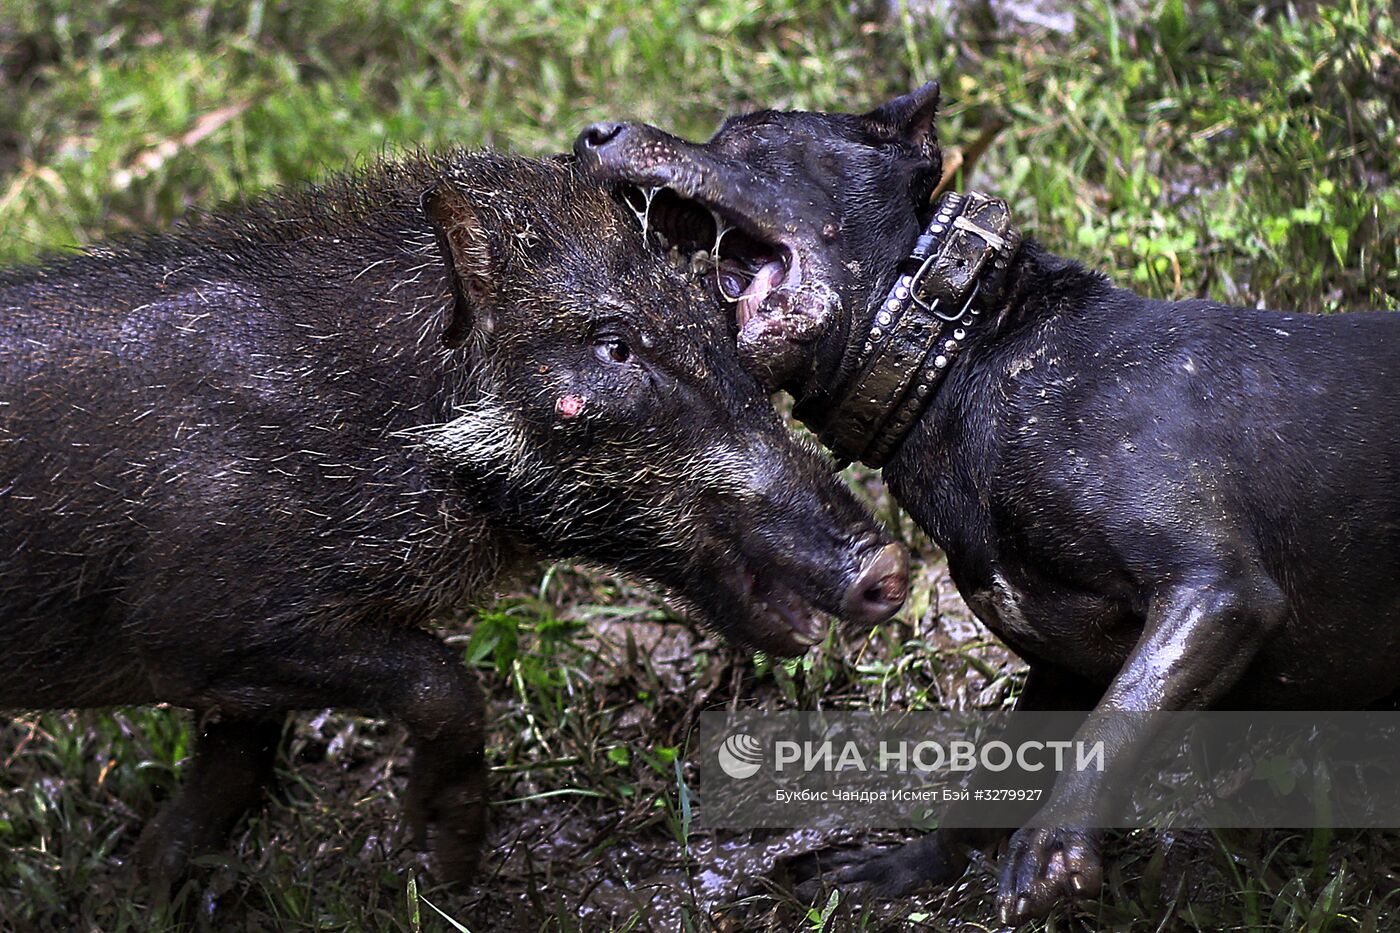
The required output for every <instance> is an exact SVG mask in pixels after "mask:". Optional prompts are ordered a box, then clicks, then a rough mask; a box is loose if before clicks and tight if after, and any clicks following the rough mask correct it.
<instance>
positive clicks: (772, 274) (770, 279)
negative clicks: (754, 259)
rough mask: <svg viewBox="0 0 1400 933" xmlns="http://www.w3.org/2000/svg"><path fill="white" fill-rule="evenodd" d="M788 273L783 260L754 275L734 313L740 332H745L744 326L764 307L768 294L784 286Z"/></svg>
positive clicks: (770, 263)
mask: <svg viewBox="0 0 1400 933" xmlns="http://www.w3.org/2000/svg"><path fill="white" fill-rule="evenodd" d="M786 271H787V270H785V269H784V268H783V263H782V260H780V259H774V260H772V261H771V262H768V263H765V264H764V266H763V268H761V269H759V270H758V271H757V272H756V273H754V277H753V281H752V282H750V283H749V287H748V288H746V289H744V293H743V294H742V295H740V296H739V307H738V308H737V309H736V310H735V312H734V317H735V320H736V321H738V324H739V329H740V330H743V329H744V325H745V324H747V323H748V322H749V320H750V319H751V318H752V317H753V316H754V315H755V314H757V313H758V309H759V308H761V307H763V299H765V298H767V297H768V293H769V292H771V291H772V290H773V289H775V288H777V287H778V286H779V285H781V284H782V282H783V276H784V275H785V274H786Z"/></svg>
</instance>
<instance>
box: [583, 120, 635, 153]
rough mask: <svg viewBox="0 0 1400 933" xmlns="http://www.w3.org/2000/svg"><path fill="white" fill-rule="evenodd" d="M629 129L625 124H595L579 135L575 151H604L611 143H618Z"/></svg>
mask: <svg viewBox="0 0 1400 933" xmlns="http://www.w3.org/2000/svg"><path fill="white" fill-rule="evenodd" d="M626 129H627V124H625V123H594V124H591V125H589V126H586V127H584V130H583V132H582V133H579V134H578V139H577V140H576V141H575V142H574V149H576V150H579V149H602V148H603V147H604V146H606V145H608V144H609V143H611V142H614V141H616V140H617V139H618V138H619V137H620V136H622V134H623V131H624V130H626Z"/></svg>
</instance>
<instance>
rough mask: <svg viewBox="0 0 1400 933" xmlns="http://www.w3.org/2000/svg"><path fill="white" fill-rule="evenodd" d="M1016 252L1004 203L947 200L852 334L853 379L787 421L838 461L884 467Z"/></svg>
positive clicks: (983, 198)
mask: <svg viewBox="0 0 1400 933" xmlns="http://www.w3.org/2000/svg"><path fill="white" fill-rule="evenodd" d="M1020 245H1021V236H1020V234H1019V233H1017V232H1016V231H1014V230H1012V229H1011V212H1010V210H1009V209H1008V208H1007V205H1006V202H1005V201H1003V200H1001V199H999V198H992V197H988V196H987V195H984V194H979V193H977V192H969V193H967V194H957V193H953V192H950V193H948V194H945V195H944V196H943V197H942V198H941V199H940V200H939V202H938V204H937V206H936V207H935V208H934V212H933V219H932V220H930V221H929V224H928V226H927V228H926V229H925V230H924V232H923V233H922V234H921V235H920V236H919V238H918V240H916V241H915V243H914V248H913V250H912V251H911V252H910V254H909V256H908V258H906V259H905V260H904V262H903V263H901V265H900V274H899V277H898V278H897V279H896V280H895V284H894V286H893V287H892V288H891V289H890V292H889V295H888V296H886V298H885V300H884V301H883V302H882V303H881V305H880V307H879V308H878V309H877V310H876V312H875V316H874V317H873V318H872V320H871V322H870V328H869V330H868V331H867V332H866V333H865V334H863V335H862V334H859V333H855V334H852V335H851V337H850V339H851V340H852V341H853V343H854V342H859V343H860V345H861V346H860V351H859V355H858V357H857V360H856V363H855V365H854V367H850V368H847V371H848V372H850V373H851V375H850V377H849V378H848V379H846V380H845V381H844V382H843V383H842V384H841V385H840V386H838V387H836V388H835V391H834V392H831V393H830V394H825V395H824V396H823V397H821V398H818V397H816V396H808V397H805V398H803V399H801V400H799V401H798V403H797V406H796V407H795V408H794V410H793V414H794V415H795V416H796V417H797V418H798V419H799V420H801V421H802V422H804V423H805V424H806V425H807V426H808V427H810V428H811V429H812V430H813V431H815V432H816V433H817V436H818V437H820V438H821V441H822V443H823V444H825V445H826V446H827V447H829V448H830V449H831V450H832V451H833V452H834V453H835V454H836V456H837V457H839V458H841V459H843V460H845V461H848V462H849V461H851V460H859V461H861V462H863V463H866V464H868V465H870V466H873V467H881V466H884V465H885V463H886V462H888V461H889V459H890V457H891V456H892V455H893V454H894V452H895V450H896V449H898V446H899V443H900V442H901V441H902V440H903V439H904V436H905V435H906V434H907V433H908V432H909V428H910V427H911V426H912V425H913V424H914V422H915V420H916V419H917V418H918V417H919V415H920V414H922V412H923V410H924V408H925V407H926V406H927V405H928V403H929V401H930V400H931V399H932V398H933V396H934V394H935V393H936V392H937V390H938V386H939V385H940V384H941V383H942V381H943V379H944V377H945V376H946V375H947V374H948V370H949V368H950V365H951V363H952V361H953V359H954V357H955V356H956V355H957V353H958V352H959V350H961V349H962V347H963V345H964V343H965V342H966V340H967V338H968V334H969V333H970V332H971V331H972V329H973V328H975V327H976V326H977V325H978V323H979V322H980V320H981V317H982V312H983V309H986V308H991V307H994V302H995V300H996V299H997V298H998V297H999V296H1000V292H1001V290H1002V287H1003V285H1004V281H1003V280H1004V279H1005V273H1006V269H1007V267H1008V265H1009V264H1010V262H1011V259H1012V257H1013V256H1014V255H1015V253H1016V250H1017V249H1018V248H1019V247H1020ZM833 400H834V402H833Z"/></svg>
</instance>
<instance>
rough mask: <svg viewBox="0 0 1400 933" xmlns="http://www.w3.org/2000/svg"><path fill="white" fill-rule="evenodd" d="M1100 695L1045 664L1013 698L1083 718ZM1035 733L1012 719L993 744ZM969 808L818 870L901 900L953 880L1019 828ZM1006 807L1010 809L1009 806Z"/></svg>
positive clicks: (1020, 704) (978, 783)
mask: <svg viewBox="0 0 1400 933" xmlns="http://www.w3.org/2000/svg"><path fill="white" fill-rule="evenodd" d="M1102 695H1103V691H1102V690H1101V689H1100V688H1098V687H1095V686H1094V685H1093V684H1091V683H1089V682H1088V681H1085V680H1083V679H1081V678H1079V677H1075V676H1074V675H1072V674H1068V673H1066V672H1064V671H1061V670H1059V669H1057V668H1053V667H1049V666H1046V665H1034V666H1032V668H1031V670H1030V673H1029V674H1028V675H1027V676H1026V683H1025V686H1024V688H1023V689H1022V690H1021V695H1020V696H1019V697H1017V699H1016V710H1017V712H1028V711H1055V710H1059V711H1077V712H1085V713H1087V712H1088V711H1089V710H1091V709H1093V707H1094V704H1095V703H1097V702H1098V701H1099V698H1100V697H1101V696H1102ZM1036 728H1037V727H1036V725H1034V724H1031V723H1028V722H1027V721H1026V720H1024V719H1019V718H1017V717H1014V716H1013V717H1012V719H1011V722H1010V724H1009V725H1008V726H1007V730H1006V732H1005V733H1003V734H1001V735H999V736H997V739H998V740H999V741H1003V742H1006V743H1008V744H1009V745H1011V747H1013V748H1014V747H1016V746H1017V745H1018V744H1019V743H1020V742H1023V741H1026V740H1029V739H1033V738H1039V737H1041V736H1038V734H1037V733H1036V731H1035V730H1036ZM1035 776H1037V777H1044V779H1045V787H1044V788H1042V790H1044V791H1048V790H1049V785H1050V782H1051V781H1052V780H1053V778H1054V775H1053V773H1051V772H1049V771H1042V772H1036V773H1035ZM1022 777H1023V778H1024V775H1022ZM1008 779H1010V778H1009V776H1008V774H1007V773H1006V772H993V771H987V770H979V771H977V772H975V773H974V774H973V775H972V778H971V780H970V781H969V782H968V790H969V791H970V792H972V791H977V790H994V789H998V788H1001V787H1002V786H1003V784H1005V782H1006V781H1007V780H1008ZM1008 786H1009V785H1008ZM1025 787H1026V784H1025V781H1024V780H1020V781H1019V782H1018V783H1016V785H1015V788H1014V789H1023V788H1025ZM971 806H972V805H971V804H952V805H951V806H950V807H949V808H948V811H947V812H946V813H945V814H944V818H943V824H944V825H943V826H942V827H940V828H939V829H937V830H935V831H934V832H931V833H929V834H927V835H925V836H922V837H920V838H918V839H915V840H914V841H912V842H909V843H906V844H905V845H903V846H899V847H897V848H893V849H890V848H870V849H857V850H855V851H853V852H844V853H836V854H832V855H829V856H826V857H824V858H820V859H818V861H817V865H816V868H817V871H819V872H821V873H823V874H824V875H825V877H826V879H827V880H829V881H835V882H836V883H837V884H839V885H842V886H844V887H853V888H855V889H856V890H857V891H858V892H859V893H860V894H868V895H871V896H874V897H879V898H897V897H903V896H905V895H907V894H909V893H911V892H913V891H915V890H917V889H919V888H921V887H923V886H925V885H931V884H934V885H936V884H947V883H949V882H952V881H955V880H957V879H958V878H959V877H960V876H961V875H962V874H963V872H964V871H966V870H967V866H968V862H969V855H968V853H969V851H970V850H977V851H983V852H990V851H992V850H994V849H995V848H996V846H997V845H999V844H1000V842H1001V840H1002V839H1004V838H1005V837H1006V836H1007V834H1009V833H1010V832H1012V830H1014V829H1015V828H1016V827H1017V826H1019V825H1020V824H1021V819H1018V818H1017V817H1016V815H1015V814H1014V813H1013V814H1012V815H1011V816H1010V817H1009V818H1008V819H1007V821H1006V822H1007V824H1008V825H1005V826H1002V827H1000V828H997V827H991V828H989V827H980V826H975V825H973V824H974V823H976V819H975V817H973V816H972V813H971ZM1006 806H1007V807H1008V808H1013V807H1014V805H1012V804H1007V805H1006ZM1021 809H1022V810H1023V811H1024V817H1029V816H1030V815H1031V814H1032V813H1033V812H1034V810H1035V804H1034V803H1028V804H1025V805H1023V806H1022V807H1021ZM1024 817H1023V818H1024ZM1023 818H1022V819H1023ZM821 883H822V875H818V876H817V877H814V878H811V879H809V880H807V881H804V882H803V883H802V884H801V885H800V886H799V887H798V891H797V894H798V896H799V897H800V898H803V899H806V900H814V899H815V898H816V897H817V895H819V894H820V893H821V890H820V889H821Z"/></svg>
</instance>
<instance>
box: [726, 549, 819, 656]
mask: <svg viewBox="0 0 1400 933" xmlns="http://www.w3.org/2000/svg"><path fill="white" fill-rule="evenodd" d="M737 589H738V595H739V598H740V599H741V600H742V601H743V602H745V603H747V604H748V606H749V607H750V609H749V611H750V614H751V617H752V619H753V622H756V623H757V625H754V624H753V623H750V625H748V626H746V627H745V629H744V634H743V635H741V636H739V637H740V638H741V639H742V640H746V641H749V642H750V643H752V644H753V646H754V647H755V648H757V649H759V650H761V651H767V652H770V653H772V654H776V655H780V656H784V657H787V656H791V655H797V654H801V653H802V652H803V651H805V650H807V649H808V648H810V647H811V646H812V645H815V644H817V643H818V642H820V641H821V640H822V639H823V638H825V637H826V631H827V627H828V619H827V616H826V615H825V614H824V613H822V612H821V611H820V610H818V609H816V608H815V607H814V606H812V604H811V603H809V602H807V601H806V600H805V599H803V598H802V596H801V595H800V594H798V592H797V591H796V590H795V589H793V588H792V587H790V586H788V585H787V584H785V583H784V582H783V581H781V580H779V579H776V578H775V577H773V576H771V575H760V574H758V573H756V572H754V571H752V570H744V571H741V572H740V573H739V577H738V580H737Z"/></svg>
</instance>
